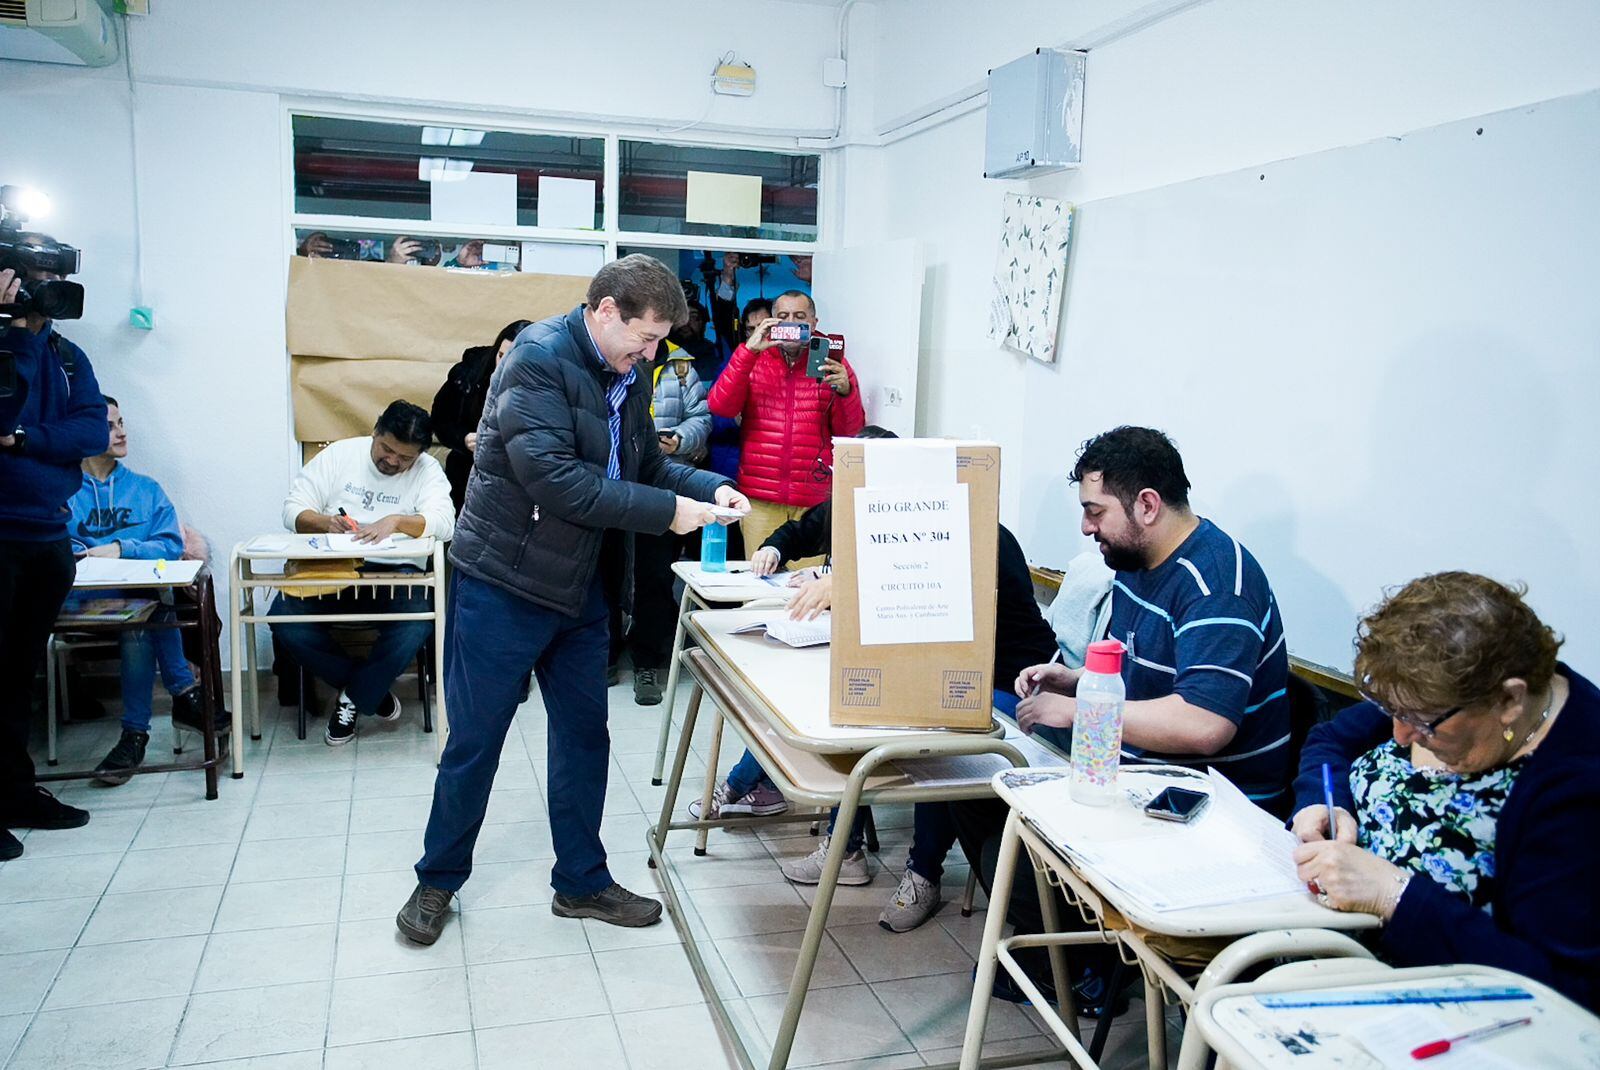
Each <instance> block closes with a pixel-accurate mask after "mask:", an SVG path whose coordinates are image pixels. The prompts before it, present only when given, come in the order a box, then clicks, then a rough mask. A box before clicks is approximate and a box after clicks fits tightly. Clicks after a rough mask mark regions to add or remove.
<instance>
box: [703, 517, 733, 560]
mask: <svg viewBox="0 0 1600 1070" xmlns="http://www.w3.org/2000/svg"><path fill="white" fill-rule="evenodd" d="M700 571H702V572H726V571H728V529H727V528H725V527H723V526H722V525H721V524H707V525H706V526H705V527H703V528H701V529H700Z"/></svg>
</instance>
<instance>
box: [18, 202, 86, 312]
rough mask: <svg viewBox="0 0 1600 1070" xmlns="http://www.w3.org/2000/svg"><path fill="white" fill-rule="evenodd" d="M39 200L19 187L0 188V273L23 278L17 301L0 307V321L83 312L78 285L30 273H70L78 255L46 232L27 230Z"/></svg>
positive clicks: (39, 207) (77, 266)
mask: <svg viewBox="0 0 1600 1070" xmlns="http://www.w3.org/2000/svg"><path fill="white" fill-rule="evenodd" d="M42 201H43V198H42V197H40V196H39V195H38V194H36V193H34V192H32V191H31V190H27V189H24V188H23V187H21V186H0V271H4V270H5V269H6V268H10V269H11V270H12V271H15V272H16V273H17V277H18V278H19V279H21V280H22V286H21V287H20V288H19V289H18V290H17V297H16V300H15V301H14V302H13V303H12V304H9V305H0V321H3V320H6V319H11V318H14V317H17V316H22V315H27V314H29V313H33V314H35V315H39V316H43V317H45V318H46V319H53V320H75V319H80V318H82V316H83V285H82V284H81V283H76V282H68V281H67V280H66V279H42V280H34V279H31V278H30V275H31V274H32V273H33V272H44V273H46V274H50V275H75V274H77V273H78V271H79V270H80V269H81V267H82V266H83V256H82V254H81V253H80V252H79V251H78V250H77V249H74V248H73V247H72V246H70V245H65V244H63V243H61V242H58V241H56V240H55V239H54V238H52V237H50V236H49V235H48V234H40V233H38V232H36V231H27V230H24V229H23V228H24V227H25V226H27V223H28V220H29V218H30V217H31V216H34V215H38V214H40V212H41V210H42V209H43V208H44V207H45V204H44V203H42Z"/></svg>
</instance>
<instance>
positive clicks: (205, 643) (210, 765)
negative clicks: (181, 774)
mask: <svg viewBox="0 0 1600 1070" xmlns="http://www.w3.org/2000/svg"><path fill="white" fill-rule="evenodd" d="M202 590H203V591H204V594H203V596H202V598H201V604H200V650H201V654H200V671H201V672H202V673H204V674H205V676H204V678H203V680H202V681H201V684H200V699H201V702H200V718H201V720H200V729H201V731H200V740H201V743H202V744H203V753H204V754H205V756H206V800H207V801H210V800H212V799H215V798H216V797H217V766H218V765H219V764H221V763H220V759H219V754H220V752H219V750H218V747H219V743H218V740H217V712H218V711H217V703H218V702H220V701H221V696H220V695H218V694H217V693H216V688H214V687H212V686H211V682H212V681H213V680H215V679H216V678H217V677H218V676H220V675H221V674H220V673H219V672H217V656H218V655H217V645H218V643H217V641H218V640H219V639H220V638H221V636H219V635H218V634H217V631H216V626H215V625H213V624H212V616H213V614H212V613H211V611H210V607H212V606H214V605H216V601H217V591H216V586H215V584H213V583H212V582H211V580H210V578H209V577H208V578H207V579H206V582H205V586H204V587H203V588H202ZM234 742H235V743H237V742H238V740H235V741H234Z"/></svg>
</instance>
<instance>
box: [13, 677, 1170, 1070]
mask: <svg viewBox="0 0 1600 1070" xmlns="http://www.w3.org/2000/svg"><path fill="white" fill-rule="evenodd" d="M611 708H612V737H613V750H614V758H613V762H612V769H611V781H610V785H609V788H608V791H607V799H606V818H605V826H604V833H605V837H606V843H607V846H608V848H609V849H610V851H611V866H612V870H613V873H614V874H615V875H616V877H617V879H618V880H620V881H621V882H623V883H624V884H625V885H627V886H629V887H631V888H633V889H635V890H636V891H639V892H642V893H650V894H659V885H658V884H657V883H656V879H655V875H654V873H653V871H651V870H650V869H649V868H648V867H647V864H646V859H647V858H648V853H647V851H646V850H645V830H646V829H647V828H648V826H649V825H650V824H651V823H652V822H653V821H654V820H655V818H656V816H657V814H658V813H659V808H660V805H661V801H662V797H663V794H664V789H662V788H652V787H650V786H649V775H650V765H651V760H652V756H653V750H654V746H655V736H656V730H655V725H656V723H657V721H656V716H657V709H659V708H655V709H641V708H640V707H637V706H635V705H634V704H633V701H632V691H631V689H630V688H629V687H628V685H627V681H626V679H624V683H623V684H622V685H621V686H619V687H616V688H613V689H612V691H611ZM264 710H265V714H266V716H267V717H268V720H269V723H267V724H266V725H265V726H264V738H263V740H262V741H261V742H259V743H247V746H248V748H249V749H248V751H247V761H248V766H249V772H248V775H247V776H246V777H245V779H243V780H238V781H235V780H231V779H227V778H224V779H223V781H222V788H221V792H222V795H221V798H220V799H218V800H216V801H214V802H206V801H204V798H203V783H202V779H201V777H200V776H199V775H198V774H194V773H185V774H153V775H150V776H141V777H136V778H135V779H134V780H133V781H131V782H130V783H129V784H127V785H125V786H123V787H119V788H104V787H99V786H95V785H92V784H88V783H75V784H73V785H72V786H65V785H60V786H59V787H61V790H60V791H59V793H58V794H60V795H61V797H62V798H64V799H66V800H68V801H70V802H72V803H74V804H76V805H80V806H85V807H87V808H88V809H89V810H90V811H91V812H92V813H93V815H94V816H93V820H92V821H91V822H90V824H89V825H88V826H87V827H86V828H83V829H77V830H73V831H69V832H38V831H36V832H31V833H26V834H22V835H23V838H24V843H25V846H26V854H25V855H24V857H23V858H21V859H19V860H17V861H14V862H8V863H4V864H0V1067H5V1068H7V1070H68V1068H78V1067H82V1068H84V1070H142V1068H146V1067H166V1066H207V1067H213V1068H221V1067H226V1068H229V1070H243V1068H246V1067H249V1068H252V1070H313V1068H317V1070H356V1068H380V1067H381V1068H382V1070H407V1068H411V1067H418V1068H422V1067H426V1068H430V1070H432V1068H440V1070H457V1068H462V1070H470V1068H473V1067H476V1068H478V1070H500V1068H512V1067H515V1068H518V1070H523V1068H529V1067H534V1068H537V1067H561V1068H571V1067H581V1068H584V1070H608V1068H613V1067H619V1068H631V1070H678V1068H682V1070H717V1068H720V1067H724V1066H735V1065H737V1064H736V1063H735V1062H734V1060H733V1057H732V1056H731V1055H730V1054H729V1052H728V1050H727V1046H726V1043H725V1041H724V1040H723V1039H722V1038H721V1036H720V1035H719V1033H718V1030H717V1028H716V1025H715V1023H714V1020H713V1018H712V1015H711V1013H710V1011H709V1009H708V1008H707V1006H706V1005H705V1003H704V999H703V995H702V993H701V990H700V988H699V986H698V985H697V983H696V981H695V977H694V974H693V972H692V970H691V968H690V965H689V960H688V957H687V956H686V954H685V952H684V950H683V947H682V946H681V944H680V943H679V940H678V936H677V932H676V929H675V928H674V926H673V925H672V923H671V920H670V919H668V920H666V921H664V922H663V923H662V924H660V925H657V926H655V927H653V928H650V929H644V930H625V929H617V928H613V927H610V926H605V925H600V924H597V923H594V922H590V921H583V922H573V921H565V920H560V919H557V918H555V917H553V916H552V915H551V914H550V912H549V905H548V904H549V902H550V890H549V866H550V859H551V857H552V851H551V848H550V831H549V826H548V823H547V821H546V819H545V813H546V811H545V804H544V797H543V789H542V787H541V781H542V777H543V775H544V769H545V754H544V744H545V736H544V717H543V712H542V709H541V708H540V706H539V700H538V697H537V696H535V697H534V698H533V699H532V700H531V701H530V702H529V704H528V705H527V706H525V707H524V708H523V710H522V712H521V714H520V715H519V717H518V720H517V731H514V732H513V733H512V734H511V737H510V739H509V741H508V743H507V746H506V751H505V755H504V758H503V760H502V762H501V766H500V773H499V776H498V778H497V780H496V784H495V790H494V794H493V796H492V800H491V804H490V810H489V815H488V820H487V822H486V824H485V827H484V830H483V834H482V836H481V838H480V840H479V843H478V851H477V866H476V870H475V872H474V875H473V878H472V880H471V881H470V882H469V883H468V884H467V886H466V888H465V889H463V891H462V894H461V896H460V899H459V903H458V907H459V911H460V913H459V914H458V915H457V917H456V919H455V921H454V923H453V924H451V925H450V926H449V928H448V929H447V930H446V932H445V935H444V937H443V938H442V939H441V940H440V941H439V943H438V944H436V945H435V946H433V947H431V948H421V947H417V946H414V945H411V944H408V943H406V942H405V941H403V940H402V939H400V938H399V937H398V936H397V934H396V933H395V929H394V923H393V917H394V914H395V911H396V910H397V909H398V908H399V906H400V905H401V903H402V902H404V900H405V898H406V896H407V895H408V894H409V893H410V890H411V887H412V885H413V882H414V878H413V875H412V873H411V872H410V866H411V864H412V863H413V862H414V861H415V860H416V857H417V855H418V853H419V851H420V846H421V830H422V828H423V826H424V824H425V822H426V820H427V813H428V795H429V792H430V791H431V788H432V783H433V769H432V760H433V745H434V740H433V737H432V736H425V735H423V734H422V732H421V730H420V727H419V720H420V719H419V718H418V717H417V712H416V710H415V709H414V708H412V709H408V715H407V716H406V717H405V718H403V719H402V720H401V722H399V723H398V724H394V725H384V724H378V723H376V722H366V721H364V722H363V723H362V724H361V725H360V734H359V736H358V738H357V741H356V742H355V743H354V744H353V745H350V746H346V747H343V748H340V749H333V748H329V747H327V746H325V745H324V744H323V742H322V738H321V727H320V724H314V725H313V731H312V732H311V734H310V736H309V738H308V739H307V740H305V741H304V742H302V741H300V740H297V739H295V737H294V718H293V713H292V711H281V712H280V711H279V710H278V708H277V707H276V706H275V705H273V703H272V701H271V698H270V696H268V697H266V701H265V706H264ZM115 734H116V725H115V720H114V717H113V718H112V719H110V720H108V721H106V722H98V723H92V724H80V725H72V726H68V727H66V728H64V729H63V734H62V740H61V757H62V762H63V767H66V766H68V765H75V766H80V767H81V766H90V765H93V764H94V762H95V761H96V760H97V759H98V758H99V757H100V756H101V755H102V754H104V752H105V751H106V750H107V749H108V748H109V746H110V743H111V742H112V741H113V740H114V737H115ZM708 735H709V733H707V734H706V736H707V737H708ZM697 737H698V734H697ZM697 741H698V742H700V743H701V744H702V747H701V748H700V749H697V751H696V753H695V755H694V757H693V759H692V764H691V771H692V772H694V773H696V774H699V773H701V772H703V770H704V768H705V757H706V756H705V753H704V750H703V746H704V742H705V739H704V738H698V739H697ZM169 742H170V737H169V735H168V732H167V725H166V723H165V721H164V720H162V721H158V724H157V728H156V732H155V734H154V736H153V738H152V740H151V759H152V760H153V761H159V760H160V758H161V755H162V753H163V750H162V748H164V747H165V746H167V745H168V743H169ZM733 757H734V755H732V754H724V756H723V759H722V762H721V764H722V765H724V766H725V765H727V764H728V762H729V761H730V760H731V759H732V758H733ZM877 817H878V823H879V829H880V838H881V840H882V854H881V858H880V859H879V865H880V868H881V869H882V870H885V872H880V874H879V875H878V877H877V879H876V880H875V881H874V882H873V884H872V885H870V886H868V887H865V888H845V889H840V892H839V895H838V897H837V898H836V900H835V903H834V909H833V912H832V914H831V916H830V925H829V932H828V938H827V941H826V943H825V945H824V947H823V951H822V955H821V959H820V961H819V964H818V967H817V972H816V978H815V981H814V983H813V987H812V992H811V995H810V998H809V1000H808V1002H807V1005H806V1011H805V1015H804V1017H803V1018H802V1021H801V1029H800V1033H799V1036H798V1038H797V1042H796V1045H795V1052H794V1058H793V1059H792V1060H791V1065H793V1066H823V1065H826V1066H846V1065H848V1066H859V1067H872V1068H878V1070H890V1068H894V1067H911V1066H923V1065H929V1064H933V1063H938V1062H944V1061H951V1060H954V1059H955V1058H956V1057H957V1056H958V1054H959V1051H958V1049H959V1046H960V1044H961V1039H962V1031H963V1027H964V1025H965V1018H966V1013H967V1005H968V999H969V997H970V993H971V980H970V975H971V971H972V963H973V958H972V956H973V953H974V951H975V950H976V948H977V947H978V943H979V940H980V938H981V935H982V925H983V912H982V910H981V908H980V909H979V910H978V911H977V912H976V913H975V915H974V916H973V917H972V918H970V919H963V918H962V917H961V916H960V913H959V911H957V910H956V909H955V906H954V901H955V900H958V899H959V897H960V894H961V890H962V886H963V884H964V882H965V880H966V876H967V869H966V867H965V865H954V866H952V868H951V869H950V871H949V873H947V875H946V879H945V895H946V897H947V898H948V899H950V900H951V901H952V903H951V905H949V906H947V907H945V908H944V910H942V911H941V913H940V914H939V915H938V916H937V918H936V919H935V920H934V922H933V923H931V924H929V925H927V926H925V927H923V928H922V929H920V930H918V931H916V932H913V933H909V934H903V935H898V936H896V935H893V934H890V933H887V932H885V931H883V930H881V929H879V928H878V927H877V924H876V922H877V915H878V911H879V910H880V909H881V908H882V906H883V902H884V900H885V899H886V898H887V897H888V895H889V894H890V893H891V891H892V890H893V879H894V877H895V876H897V874H898V871H899V869H900V867H901V866H902V865H903V864H904V859H905V850H906V844H907V842H908V840H909V834H910V830H909V828H908V826H909V823H910V813H909V810H908V809H907V808H905V807H899V808H879V811H878V815H877ZM679 835H680V836H681V837H682V840H681V842H680V843H679V844H678V846H676V847H671V846H670V844H669V849H670V850H672V853H673V856H674V858H675V859H676V860H677V861H678V863H679V866H680V870H679V872H680V873H681V875H682V883H683V885H684V886H685V887H686V888H687V891H686V892H685V895H686V897H687V900H688V906H687V907H686V909H687V910H688V911H689V916H690V918H691V923H692V924H694V925H695V926H696V927H697V931H699V932H704V933H706V934H707V936H708V938H709V944H708V947H707V959H708V969H710V970H711V972H712V973H713V974H714V976H716V977H717V978H718V991H719V992H721V993H723V994H724V995H725V996H726V997H727V998H728V1001H729V1005H730V1008H731V1012H732V1013H733V1015H734V1017H735V1019H736V1020H737V1022H738V1023H739V1025H740V1032H741V1035H742V1036H743V1038H744V1041H745V1043H746V1044H747V1045H748V1046H749V1048H750V1049H751V1051H752V1052H753V1053H754V1054H755V1055H756V1057H757V1058H758V1059H761V1060H764V1059H765V1058H766V1056H767V1053H768V1052H769V1051H770V1047H771V1037H772V1034H773V1032H774V1030H775V1029H776V1027H777V1023H778V1021H779V1018H780V1017H781V1014H782V1010H783V1003H784V993H785V991H786V988H787V985H788V979H789V975H790V972H791V971H792V969H793V966H794V961H795V957H796V954H797V949H798V947H799V942H800V931H801V930H802V929H803V928H804V926H805V922H806V912H807V910H808V904H809V901H810V900H809V889H807V890H804V891H802V890H797V889H795V888H793V887H791V886H790V885H789V884H787V883H786V882H785V881H784V880H783V878H782V876H781V874H780V873H779V871H778V868H777V863H776V860H777V859H779V858H783V857H788V856H792V855H794V854H797V853H801V852H805V851H809V850H810V849H811V848H812V846H813V845H814V844H815V842H816V841H815V840H813V839H812V838H811V837H810V836H809V835H808V834H807V831H806V828H805V826H804V825H797V826H792V827H790V826H782V827H777V828H769V829H766V830H763V831H762V832H761V833H760V834H756V833H754V832H750V831H746V832H743V833H727V832H718V833H714V834H713V836H712V839H711V852H710V855H709V856H708V857H705V858H694V857H692V855H691V846H692V837H691V836H690V835H689V834H686V833H685V834H679ZM953 860H954V861H956V862H960V861H962V859H961V857H960V855H959V852H957V854H956V855H954V856H953ZM989 1038H990V1041H991V1043H990V1050H991V1051H993V1052H995V1053H1013V1052H1018V1053H1020V1052H1028V1051H1036V1050H1042V1048H1043V1047H1044V1040H1043V1038H1042V1037H1041V1036H1040V1032H1039V1026H1038V1024H1037V1020H1036V1019H1035V1018H1034V1017H1033V1016H1032V1015H1031V1013H1024V1012H1023V1011H1021V1010H1019V1009H1018V1008H1016V1007H1013V1006H1010V1005H1007V1004H1000V1003H996V1004H995V1006H994V1013H993V1015H992V1016H991V1019H990V1029H989ZM1172 1050H1173V1052H1176V1046H1175V1044H1174V1046H1173V1048H1172ZM1049 1065H1060V1064H1059V1063H1050V1064H1049ZM1104 1065H1105V1066H1106V1067H1107V1068H1121V1067H1132V1066H1142V1065H1144V1036H1143V1013H1142V1009H1141V1007H1140V1006H1139V1004H1138V1003H1137V1002H1136V1003H1135V1004H1134V1008H1133V1010H1132V1012H1130V1014H1129V1015H1128V1016H1127V1017H1126V1018H1125V1019H1124V1020H1123V1021H1121V1022H1119V1023H1118V1024H1117V1026H1116V1027H1115V1029H1114V1030H1113V1033H1112V1041H1111V1045H1110V1048H1109V1050H1108V1054H1107V1057H1106V1059H1105V1060H1104Z"/></svg>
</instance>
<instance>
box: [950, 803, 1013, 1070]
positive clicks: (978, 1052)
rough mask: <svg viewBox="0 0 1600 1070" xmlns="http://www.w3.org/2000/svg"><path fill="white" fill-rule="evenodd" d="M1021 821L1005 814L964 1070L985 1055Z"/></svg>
mask: <svg viewBox="0 0 1600 1070" xmlns="http://www.w3.org/2000/svg"><path fill="white" fill-rule="evenodd" d="M1018 820H1019V818H1018V816H1017V812H1016V811H1015V810H1012V811H1010V812H1009V813H1008V814H1007V815H1006V828H1005V832H1004V833H1003V834H1002V835H1001V837H1000V853H999V856H998V857H997V858H996V859H995V866H994V884H993V885H992V886H991V887H990V890H989V913H988V916H987V917H985V918H984V921H983V945H982V947H981V948H980V949H979V951H978V972H977V974H976V976H974V978H973V981H972V1007H971V1009H969V1010H968V1011H967V1035H966V1038H965V1039H964V1040H963V1041H962V1044H961V1070H978V1061H979V1059H980V1058H982V1056H983V1033H984V1029H985V1028H986V1027H987V1026H988V1024H989V1000H990V999H992V998H993V994H994V974H995V970H996V969H998V968H999V960H998V958H997V957H996V955H995V945H996V944H998V943H999V942H1000V934H1001V932H1002V931H1003V930H1004V929H1005V924H1006V911H1007V910H1009V909H1010V907H1011V882H1012V880H1013V879H1014V878H1015V876H1016V872H1017V857H1018V856H1019V855H1020V854H1021V853H1022V841H1021V838H1020V837H1019V836H1018V834H1017V822H1018Z"/></svg>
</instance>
